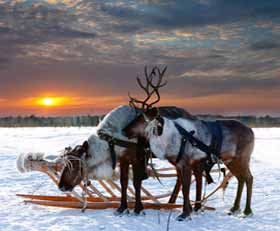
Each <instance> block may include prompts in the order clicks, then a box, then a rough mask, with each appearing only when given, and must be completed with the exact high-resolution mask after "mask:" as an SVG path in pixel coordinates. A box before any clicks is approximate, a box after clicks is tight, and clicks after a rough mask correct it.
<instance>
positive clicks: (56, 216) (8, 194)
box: [0, 127, 280, 231]
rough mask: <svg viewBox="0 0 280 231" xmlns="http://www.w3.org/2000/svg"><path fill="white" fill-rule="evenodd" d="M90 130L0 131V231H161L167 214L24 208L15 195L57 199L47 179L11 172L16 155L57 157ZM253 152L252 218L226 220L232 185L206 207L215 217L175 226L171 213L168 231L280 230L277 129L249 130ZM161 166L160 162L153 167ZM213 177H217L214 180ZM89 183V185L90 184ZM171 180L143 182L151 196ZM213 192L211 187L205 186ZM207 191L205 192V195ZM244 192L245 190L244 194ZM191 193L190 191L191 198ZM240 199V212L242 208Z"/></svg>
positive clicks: (279, 140)
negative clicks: (129, 213)
mask: <svg viewBox="0 0 280 231" xmlns="http://www.w3.org/2000/svg"><path fill="white" fill-rule="evenodd" d="M93 131H94V128H89V127H87V128H1V129H0V161H1V162H0V163H1V167H0V208H1V209H0V230H1V231H2V230H3V231H8V230H16V231H22V230H36V231H37V230H56V231H60V230H61V231H62V230H63V231H66V230H79V231H80V230H86V231H88V230H110V231H111V230H114V231H117V230H122V231H125V230H137V231H144V230H160V231H163V230H166V227H167V220H168V216H169V214H170V213H169V211H156V210H146V211H145V212H146V215H142V216H138V217H136V216H133V215H126V216H123V217H116V216H114V215H113V212H114V210H112V209H107V210H103V211H93V210H87V211H86V212H85V213H82V212H81V211H80V210H74V209H60V208H52V207H40V206H36V205H25V204H24V203H23V202H22V201H23V199H22V198H18V197H16V196H15V194H16V193H29V194H33V193H35V194H48V195H60V194H61V193H60V192H59V190H58V189H57V188H56V186H55V185H54V184H53V183H52V182H51V181H50V179H49V178H48V177H47V176H45V175H44V174H42V173H39V172H29V173H24V174H21V173H19V172H18V171H17V169H16V158H17V156H18V155H19V154H20V153H26V152H44V153H46V154H48V155H57V154H58V153H59V151H61V150H63V149H64V147H66V146H74V145H76V144H80V143H81V142H82V141H84V140H85V139H87V137H88V136H89V135H90V134H92V132H93ZM254 132H255V136H256V145H255V150H254V153H253V156H252V161H251V168H252V173H253V176H254V190H253V201H252V209H253V212H254V215H253V216H252V217H250V218H246V219H243V218H241V217H238V216H228V215H227V211H228V210H229V208H230V207H231V206H232V204H233V200H234V198H235V193H236V187H237V185H236V183H237V182H236V180H235V179H234V180H232V181H231V182H230V184H229V186H228V188H227V191H226V193H225V197H224V200H223V195H222V192H218V193H217V194H216V195H215V197H213V198H211V200H210V201H208V205H209V206H214V207H215V208H216V211H206V212H203V213H199V214H193V215H192V220H189V221H185V222H177V221H175V218H176V216H178V215H179V213H180V210H174V211H173V212H172V213H171V220H170V230H177V231H179V230H189V231H191V230H196V231H197V230H203V231H205V230H216V231H219V230H223V231H224V230H227V231H231V230H233V231H237V230H240V231H241V230H244V231H245V230H256V231H257V230H261V231H267V230H271V231H274V230H275V231H276V230H280V129H279V128H269V129H261V128H259V129H254ZM159 164H164V165H167V163H166V162H164V163H159ZM216 177H217V176H216ZM93 183H94V181H93ZM174 184H175V182H174V179H168V180H165V181H164V185H163V186H162V185H160V184H159V183H157V181H156V180H154V179H149V180H147V181H145V182H144V185H145V186H146V187H147V188H148V189H151V190H152V191H153V192H157V193H160V192H164V191H166V190H171V189H172V187H173V185H174ZM211 187H214V186H211ZM211 187H210V186H208V187H207V191H209V190H211ZM245 189H246V188H245ZM193 191H194V189H193V188H192V193H193ZM245 192H246V191H244V193H243V200H242V208H244V204H245V201H244V200H245Z"/></svg>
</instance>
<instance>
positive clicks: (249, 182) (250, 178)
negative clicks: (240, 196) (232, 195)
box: [244, 168, 253, 216]
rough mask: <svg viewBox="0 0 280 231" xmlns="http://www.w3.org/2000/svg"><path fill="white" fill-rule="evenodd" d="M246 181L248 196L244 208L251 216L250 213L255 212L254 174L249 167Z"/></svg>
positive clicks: (246, 213) (245, 212) (245, 213)
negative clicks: (252, 201)
mask: <svg viewBox="0 0 280 231" xmlns="http://www.w3.org/2000/svg"><path fill="white" fill-rule="evenodd" d="M245 182H246V187H247V198H246V206H245V210H244V215H245V216H249V215H251V214H253V212H252V209H251V199H252V189H253V176H252V174H251V171H250V169H249V168H248V171H247V175H246V179H245Z"/></svg>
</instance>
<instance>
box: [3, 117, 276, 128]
mask: <svg viewBox="0 0 280 231" xmlns="http://www.w3.org/2000/svg"><path fill="white" fill-rule="evenodd" d="M197 116H198V118H200V119H203V120H216V119H234V120H239V121H241V122H242V123H244V124H246V125H248V126H250V127H280V117H277V118H276V117H270V116H264V117H256V116H220V115H197ZM103 117H104V116H97V115H95V116H92V115H86V116H67V117H39V116H34V115H31V116H25V117H22V116H17V117H12V116H8V117H2V118H0V127H71V126H73V127H82V126H97V125H98V123H99V121H100V120H101V119H102V118H103Z"/></svg>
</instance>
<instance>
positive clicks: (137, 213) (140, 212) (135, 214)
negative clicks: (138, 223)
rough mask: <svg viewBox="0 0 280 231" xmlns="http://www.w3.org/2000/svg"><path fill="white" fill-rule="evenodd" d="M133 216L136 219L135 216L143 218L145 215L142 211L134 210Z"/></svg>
mask: <svg viewBox="0 0 280 231" xmlns="http://www.w3.org/2000/svg"><path fill="white" fill-rule="evenodd" d="M133 215H134V216H136V217H137V216H145V215H146V213H145V211H144V210H141V211H135V210H134V213H133Z"/></svg>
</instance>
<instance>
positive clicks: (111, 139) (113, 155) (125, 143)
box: [98, 132, 137, 169]
mask: <svg viewBox="0 0 280 231" xmlns="http://www.w3.org/2000/svg"><path fill="white" fill-rule="evenodd" d="M98 136H99V138H100V139H102V140H105V141H107V142H108V145H109V149H110V155H111V159H112V168H113V169H115V168H116V165H117V154H116V151H115V145H118V146H120V147H124V148H135V149H136V148H137V144H136V143H134V142H129V141H125V140H121V139H118V138H115V137H113V136H110V135H108V134H105V133H101V132H99V133H98Z"/></svg>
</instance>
